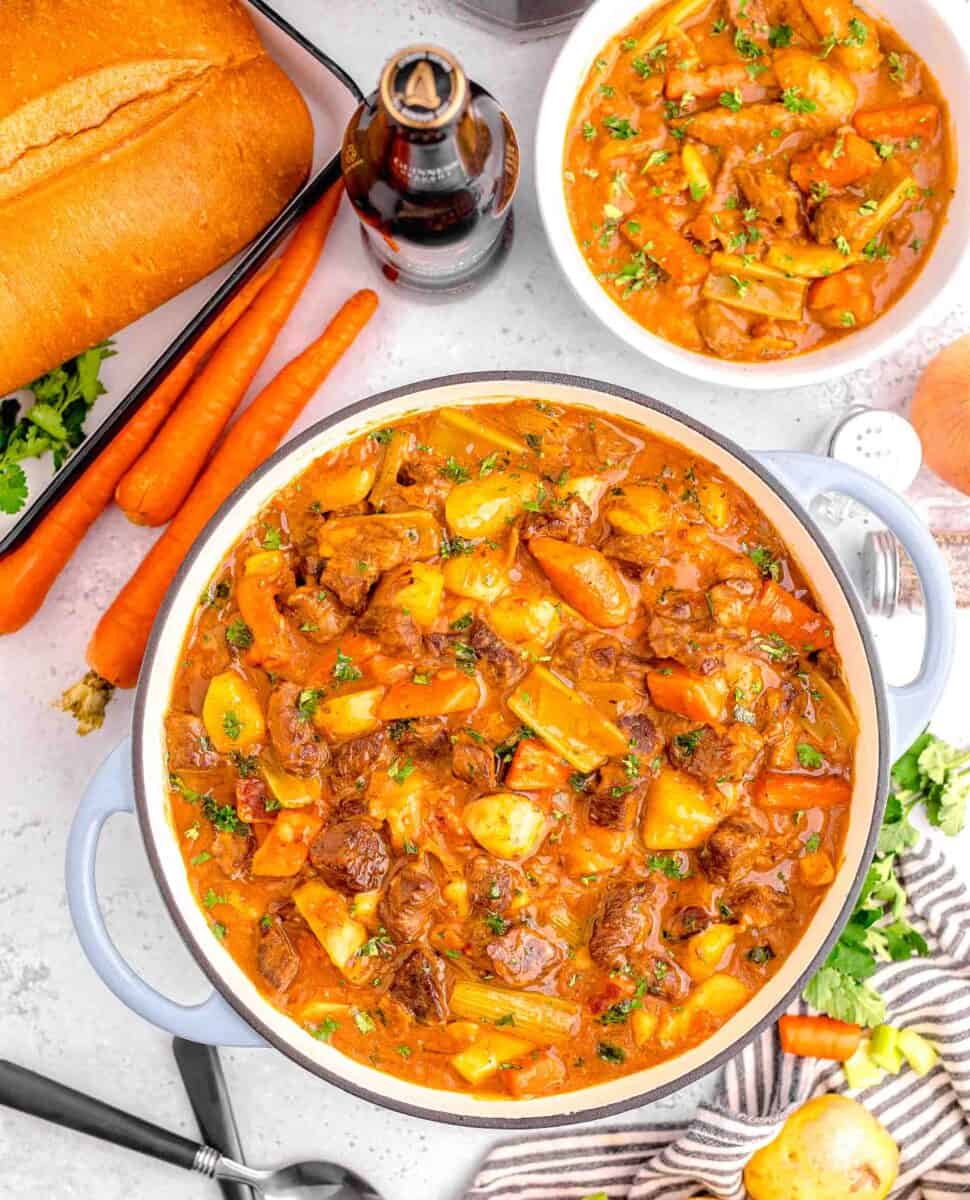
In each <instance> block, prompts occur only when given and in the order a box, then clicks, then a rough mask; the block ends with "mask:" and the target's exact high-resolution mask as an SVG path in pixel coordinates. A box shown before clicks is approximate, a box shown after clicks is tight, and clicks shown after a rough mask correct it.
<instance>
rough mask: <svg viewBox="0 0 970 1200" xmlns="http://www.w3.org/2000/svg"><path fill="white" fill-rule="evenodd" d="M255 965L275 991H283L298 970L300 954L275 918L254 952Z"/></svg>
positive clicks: (280, 922)
mask: <svg viewBox="0 0 970 1200" xmlns="http://www.w3.org/2000/svg"><path fill="white" fill-rule="evenodd" d="M256 965H257V967H258V968H259V973H260V975H262V977H263V978H264V979H265V980H266V982H267V983H268V984H269V985H270V987H272V988H273V989H274V990H275V991H277V992H285V991H286V989H287V988H288V987H289V986H290V984H291V983H292V982H293V980H294V979H296V976H297V972H298V971H299V970H300V956H299V955H298V954H297V952H296V951H295V950H294V949H293V944H292V942H291V941H290V939H289V937H288V936H287V933H286V930H285V929H284V928H283V922H282V921H279V920H276V921H274V922H273V923H272V925H270V927H269V928H268V929H266V930H264V932H263V934H262V936H261V937H260V939H259V949H258V950H257V952H256Z"/></svg>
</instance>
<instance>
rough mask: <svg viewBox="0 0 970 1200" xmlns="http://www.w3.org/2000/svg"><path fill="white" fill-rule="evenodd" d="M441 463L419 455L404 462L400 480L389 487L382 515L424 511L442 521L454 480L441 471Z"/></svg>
mask: <svg viewBox="0 0 970 1200" xmlns="http://www.w3.org/2000/svg"><path fill="white" fill-rule="evenodd" d="M441 465H442V464H441V460H440V459H436V458H434V457H433V456H431V455H429V454H425V453H424V452H420V453H418V454H416V455H415V456H414V458H409V459H408V460H407V461H406V462H405V463H403V464H402V465H401V466H400V467H399V468H398V472H397V480H396V481H395V483H394V484H392V485H391V487H390V488H388V489H387V490H386V491H385V493H384V496H383V502H382V504H381V511H382V512H402V511H404V510H405V509H409V508H421V509H424V510H425V512H432V513H434V515H435V516H436V517H437V518H438V519H439V520H441V518H442V517H443V516H444V507H445V500H446V499H447V498H448V493H449V492H450V491H451V489H452V486H453V485H452V482H451V480H450V479H449V478H448V477H447V476H446V475H444V474H442V471H441Z"/></svg>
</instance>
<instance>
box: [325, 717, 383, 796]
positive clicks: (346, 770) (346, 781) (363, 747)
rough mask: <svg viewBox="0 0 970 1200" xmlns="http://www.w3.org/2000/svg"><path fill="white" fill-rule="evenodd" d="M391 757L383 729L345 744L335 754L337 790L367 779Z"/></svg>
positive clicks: (334, 779)
mask: <svg viewBox="0 0 970 1200" xmlns="http://www.w3.org/2000/svg"><path fill="white" fill-rule="evenodd" d="M389 756H390V749H389V747H388V739H387V734H386V733H385V732H384V730H383V729H375V730H374V732H373V733H365V734H364V735H363V736H362V737H357V738H353V739H352V740H351V741H349V742H344V743H343V745H341V746H338V747H337V749H336V750H335V751H334V752H333V782H334V786H335V788H336V789H337V790H343V789H344V788H346V787H348V786H353V785H354V784H355V782H356V780H358V779H361V778H363V779H367V778H368V777H369V776H370V774H371V772H372V771H374V770H376V769H377V767H378V766H380V765H381V763H382V762H384V761H385V760H386V759H387V758H388V757H389Z"/></svg>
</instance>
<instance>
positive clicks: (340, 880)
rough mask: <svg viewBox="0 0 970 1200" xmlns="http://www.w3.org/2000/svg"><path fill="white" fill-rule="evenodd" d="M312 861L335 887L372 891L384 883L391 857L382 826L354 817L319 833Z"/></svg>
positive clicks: (311, 854) (325, 879)
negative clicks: (378, 827)
mask: <svg viewBox="0 0 970 1200" xmlns="http://www.w3.org/2000/svg"><path fill="white" fill-rule="evenodd" d="M310 861H311V862H312V863H313V865H314V866H315V867H316V869H317V870H318V871H319V872H320V875H321V877H322V878H323V880H324V882H325V883H329V884H330V886H331V887H334V888H337V889H338V890H339V891H342V892H351V893H353V892H372V891H374V890H375V889H376V888H379V887H380V886H381V884H382V883H383V882H384V876H385V875H386V874H387V868H388V866H389V865H390V856H389V855H388V852H387V846H386V844H385V842H384V838H383V837H382V835H381V832H380V830H379V829H377V828H376V827H375V826H374V825H373V824H372V823H371V822H370V821H367V820H365V819H364V818H362V817H350V818H348V819H347V820H346V821H337V822H336V823H335V824H333V825H329V826H328V827H327V828H326V829H324V830H323V831H322V832H321V833H319V834H317V836H316V838H315V839H314V840H313V843H312V845H311V846H310Z"/></svg>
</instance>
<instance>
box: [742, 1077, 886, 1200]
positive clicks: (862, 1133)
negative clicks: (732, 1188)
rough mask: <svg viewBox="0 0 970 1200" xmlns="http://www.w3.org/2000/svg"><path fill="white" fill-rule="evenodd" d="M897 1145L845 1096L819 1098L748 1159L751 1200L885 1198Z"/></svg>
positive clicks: (790, 1119) (746, 1182)
mask: <svg viewBox="0 0 970 1200" xmlns="http://www.w3.org/2000/svg"><path fill="white" fill-rule="evenodd" d="M898 1172H899V1147H898V1146H897V1145H896V1143H895V1142H894V1141H893V1139H892V1138H891V1137H890V1136H889V1134H888V1133H887V1132H886V1130H885V1129H884V1128H883V1127H882V1125H880V1123H879V1122H878V1121H877V1120H876V1118H875V1117H874V1116H872V1114H871V1113H869V1112H867V1111H866V1109H865V1108H863V1106H862V1105H861V1104H860V1103H859V1102H858V1101H857V1100H850V1099H849V1098H848V1097H847V1096H816V1097H815V1099H814V1100H809V1101H808V1103H807V1104H805V1105H803V1106H802V1107H801V1108H800V1109H799V1110H798V1111H797V1112H796V1113H793V1114H792V1116H790V1117H789V1118H788V1120H787V1121H786V1122H785V1125H784V1127H783V1129H782V1131H781V1133H780V1134H779V1135H778V1136H777V1137H776V1138H775V1140H774V1141H773V1142H771V1143H770V1144H769V1145H767V1146H765V1147H764V1148H763V1149H761V1150H759V1151H758V1152H757V1154H755V1155H754V1157H753V1158H752V1159H751V1161H750V1162H749V1163H748V1166H747V1168H746V1170H745V1172H744V1182H745V1185H746V1187H747V1189H748V1192H749V1194H750V1196H751V1200H846V1198H847V1197H851V1200H885V1197H886V1196H887V1195H888V1194H889V1189H890V1188H891V1187H892V1185H893V1183H894V1182H895V1180H896V1176H897V1174H898Z"/></svg>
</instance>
